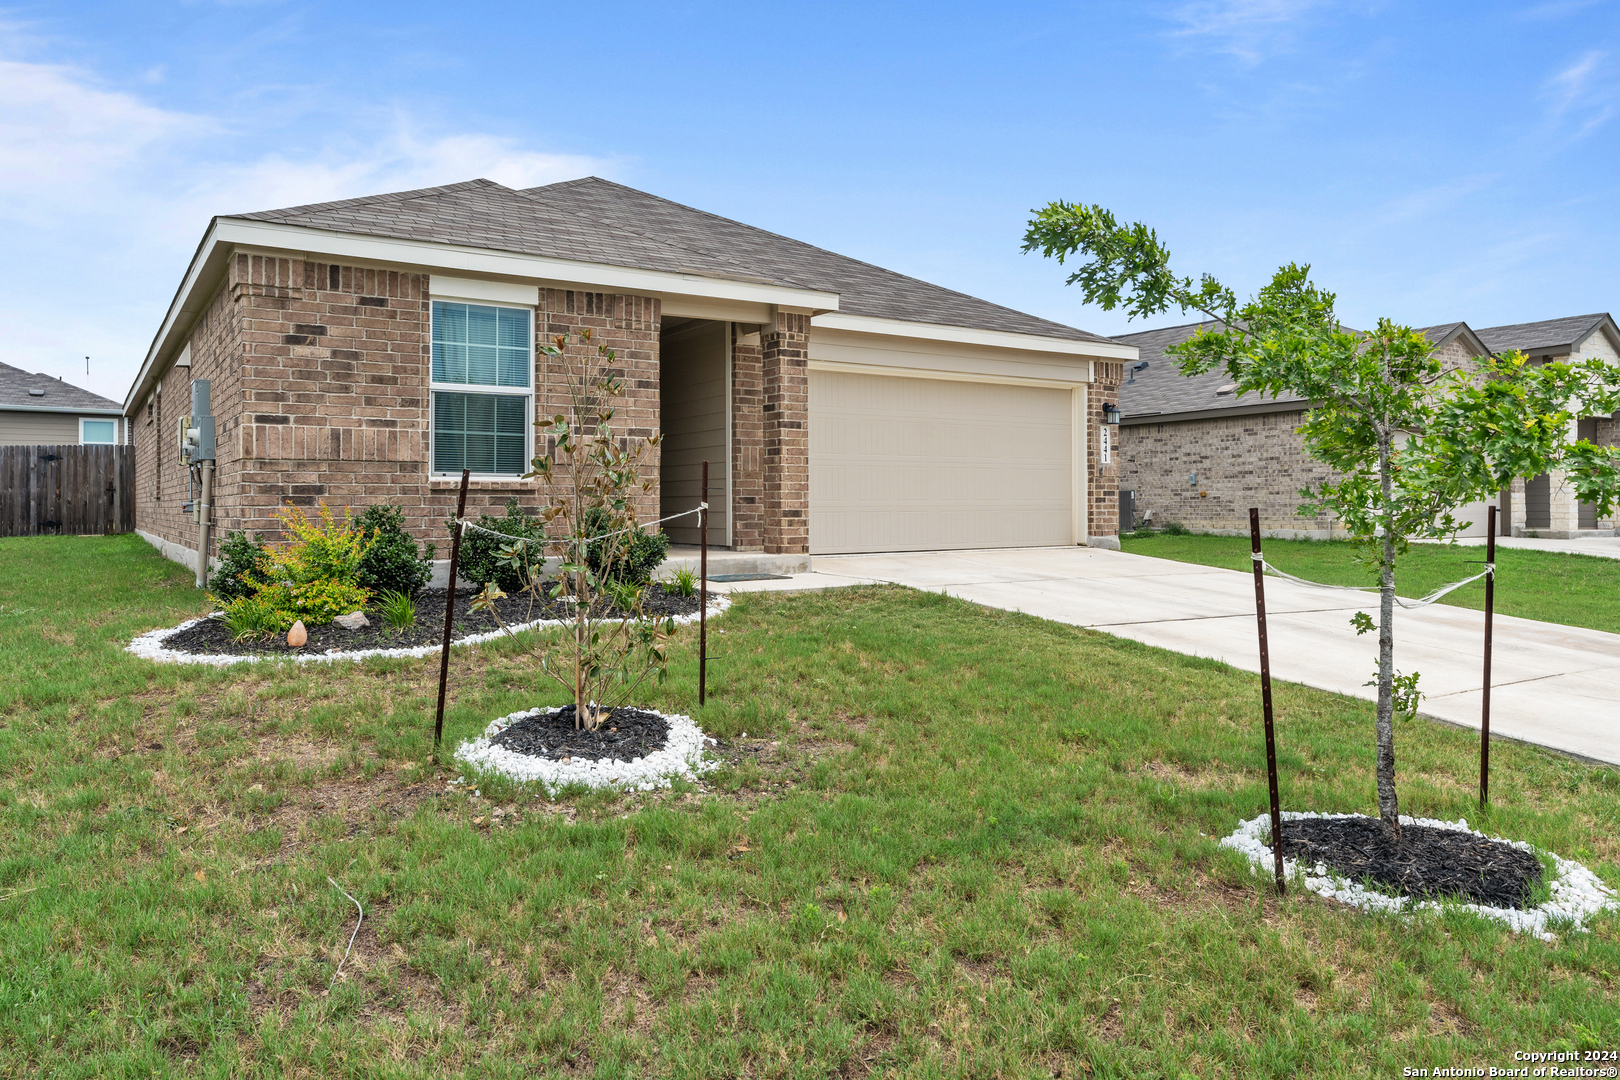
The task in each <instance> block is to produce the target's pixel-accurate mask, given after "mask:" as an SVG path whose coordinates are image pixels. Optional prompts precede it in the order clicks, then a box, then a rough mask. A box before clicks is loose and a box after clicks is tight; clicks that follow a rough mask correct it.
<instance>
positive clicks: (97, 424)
mask: <svg viewBox="0 0 1620 1080" xmlns="http://www.w3.org/2000/svg"><path fill="white" fill-rule="evenodd" d="M117 441H118V421H116V420H85V419H83V418H81V419H80V420H79V442H81V443H116V442H117Z"/></svg>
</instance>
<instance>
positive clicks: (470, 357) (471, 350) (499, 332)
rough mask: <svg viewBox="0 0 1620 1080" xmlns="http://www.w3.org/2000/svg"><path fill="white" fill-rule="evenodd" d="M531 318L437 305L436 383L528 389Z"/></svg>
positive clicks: (512, 312)
mask: <svg viewBox="0 0 1620 1080" xmlns="http://www.w3.org/2000/svg"><path fill="white" fill-rule="evenodd" d="M529 319H530V312H528V311H526V310H524V309H521V308H498V307H485V306H484V305H482V304H457V303H453V302H451V301H448V300H435V301H433V381H434V382H444V383H469V384H471V385H474V386H510V387H520V386H521V387H525V388H526V387H527V386H528V385H529V372H530V371H531V370H532V369H533V366H534V365H533V363H532V362H531V359H530V358H531V356H532V352H531V345H532V343H533V336H532V334H531V332H530V329H529V327H530V322H529Z"/></svg>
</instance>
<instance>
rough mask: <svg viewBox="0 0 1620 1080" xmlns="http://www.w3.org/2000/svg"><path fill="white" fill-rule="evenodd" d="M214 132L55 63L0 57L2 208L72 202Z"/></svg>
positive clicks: (202, 122)
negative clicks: (152, 157) (154, 155)
mask: <svg viewBox="0 0 1620 1080" xmlns="http://www.w3.org/2000/svg"><path fill="white" fill-rule="evenodd" d="M213 130H215V125H214V124H213V122H212V121H210V120H208V119H206V118H204V117H199V116H191V115H188V114H185V113H181V112H174V111H170V110H166V109H161V108H157V107H155V106H152V105H148V104H146V103H144V102H142V101H140V100H139V99H137V98H135V97H134V96H132V95H130V94H127V93H122V92H119V91H115V90H106V89H102V88H101V87H98V86H96V85H95V84H94V81H93V80H92V79H91V78H90V77H89V76H88V75H87V74H86V73H85V72H82V71H80V70H78V69H76V68H72V67H68V66H66V65H59V64H31V63H26V62H23V61H19V60H0V195H3V196H4V199H3V200H0V207H7V208H10V209H12V210H19V209H27V210H32V211H35V212H38V211H39V210H40V209H42V205H41V204H60V203H63V202H71V201H73V199H74V198H75V197H76V195H75V193H78V192H82V191H86V190H95V189H96V188H98V187H100V186H101V185H102V184H103V183H105V182H106V180H107V179H108V177H109V175H111V174H113V173H117V172H119V171H121V170H123V169H124V168H127V167H128V166H129V165H130V164H131V163H132V162H134V161H137V160H139V159H141V158H142V157H143V156H144V155H146V154H148V153H150V152H153V151H156V150H159V149H161V148H164V147H170V146H173V145H174V144H175V143H176V142H178V141H181V140H187V139H197V138H200V137H203V136H206V135H207V134H209V133H210V132H211V131H213Z"/></svg>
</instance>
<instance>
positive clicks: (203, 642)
mask: <svg viewBox="0 0 1620 1080" xmlns="http://www.w3.org/2000/svg"><path fill="white" fill-rule="evenodd" d="M476 592H477V589H476V587H475V588H473V589H465V588H461V587H459V586H458V587H457V588H456V614H455V625H454V628H453V630H452V631H451V637H450V640H451V641H456V640H459V639H460V638H464V637H469V636H471V635H473V634H487V633H489V632H490V631H491V630H498V629H499V628H500V625H499V624H498V623H497V622H496V621H495V619H494V617H493V616H492V615H490V614H489V613H488V612H485V611H471V610H469V605H470V604H471V603H472V600H473V596H474V595H475V594H476ZM447 595H448V593H447V592H446V590H444V589H425V590H423V591H422V592H420V593H418V594H417V597H416V625H414V626H412V627H409V628H407V629H405V630H392V629H390V628H389V627H387V626H385V625H384V624H383V621H382V616H381V615H380V614H379V613H378V612H377V611H376V610H375V609H367V611H366V618H368V619H370V620H371V625H370V626H362V627H361V628H360V629H358V630H345V629H344V628H343V627H341V626H339V625H337V624H336V623H328V624H327V625H325V626H311V627H308V628H307V629H308V630H309V641H308V642H307V643H306V644H305V645H304V647H303V648H301V649H294V648H291V647H289V646H288V645H287V635H286V634H284V633H282V634H275V635H272V636H271V637H269V638H260V639H256V640H249V641H243V642H240V643H238V642H235V641H232V640H231V634H230V631H229V630H227V629H225V624H224V623H222V622H220V621H219V620H218V619H207V620H205V621H203V622H201V623H198V624H197V625H196V626H193V627H191V628H190V629H188V630H182V631H180V632H179V633H178V634H172V635H170V636H169V637H168V638H166V639H165V640H164V642H163V647H164V648H166V649H173V650H175V651H176V652H186V653H197V654H201V655H207V656H295V655H308V654H311V653H324V652H326V651H328V650H330V649H336V650H337V651H339V652H352V651H355V650H359V649H409V648H412V647H413V646H417V645H436V644H438V643H439V642H441V641H443V640H444V601H445V597H446V596H447ZM697 609H698V598H697V596H696V595H693V596H686V597H683V596H677V595H675V594H674V593H672V592H666V591H665V590H664V587H663V586H662V585H660V584H659V583H657V582H653V583H652V584H650V585H648V586H647V611H648V613H649V614H652V615H658V616H664V615H690V614H691V613H693V612H695V611H696V610H697ZM496 610H498V611H499V612H500V614H501V620H502V621H504V622H505V623H506V625H508V626H515V625H517V624H519V623H525V622H530V621H532V620H534V619H560V618H565V617H567V616H569V615H571V614H573V612H572V605H570V604H565V603H553V602H550V601H534V602H531V601H530V599H529V597H528V596H527V595H521V596H508V597H507V598H506V599H504V600H500V601H497V602H496Z"/></svg>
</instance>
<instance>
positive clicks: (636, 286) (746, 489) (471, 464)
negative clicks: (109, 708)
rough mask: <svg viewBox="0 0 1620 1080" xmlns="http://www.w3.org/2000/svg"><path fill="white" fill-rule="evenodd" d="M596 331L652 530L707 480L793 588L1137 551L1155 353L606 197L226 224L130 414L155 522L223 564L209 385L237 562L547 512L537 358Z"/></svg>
mask: <svg viewBox="0 0 1620 1080" xmlns="http://www.w3.org/2000/svg"><path fill="white" fill-rule="evenodd" d="M585 329H589V330H591V332H592V334H593V339H594V342H599V343H604V344H607V345H609V346H611V347H612V348H614V349H615V350H616V351H617V356H618V363H619V365H620V366H621V368H622V370H623V372H624V375H625V379H626V384H627V386H628V388H629V394H628V398H627V399H626V400H625V401H623V402H622V403H621V409H620V419H619V421H618V424H619V430H620V431H621V433H625V434H628V435H631V436H635V435H643V434H650V433H651V432H653V431H662V432H663V433H664V443H663V446H662V448H661V454H660V457H659V459H658V460H657V461H655V462H653V463H651V466H650V468H649V469H648V475H649V476H651V477H653V478H654V479H655V481H656V483H655V485H654V489H653V491H652V493H651V494H650V495H648V496H647V497H646V498H645V499H644V500H643V502H642V504H641V505H640V506H639V507H638V511H639V513H640V515H641V517H642V518H643V520H650V519H652V518H656V517H659V516H662V515H664V514H669V513H673V512H675V511H677V510H684V509H687V508H689V507H691V506H693V505H695V504H696V502H697V496H698V471H699V468H700V462H701V461H703V460H705V459H707V460H708V461H709V462H710V478H711V499H710V502H711V504H712V505H713V507H714V509H713V511H712V516H711V534H710V537H709V539H710V541H711V543H713V544H715V545H718V546H721V547H729V548H733V549H737V550H744V551H757V552H763V553H768V554H771V555H774V556H778V557H780V560H781V565H782V566H784V567H791V566H800V567H802V566H804V565H807V563H808V557H809V556H810V555H811V554H823V553H825V554H831V553H838V552H858V551H894V550H917V549H949V548H974V547H980V548H982V547H998V546H1027V545H1049V544H1076V543H1079V544H1085V543H1091V544H1101V545H1115V544H1117V540H1116V539H1115V532H1116V528H1115V524H1116V512H1115V507H1116V494H1115V493H1116V489H1117V487H1118V476H1117V471H1118V466H1117V464H1114V463H1112V462H1110V461H1108V460H1106V459H1107V457H1108V453H1107V445H1108V444H1107V442H1106V439H1107V437H1108V433H1107V432H1106V431H1105V430H1104V429H1105V424H1104V421H1105V415H1104V406H1105V405H1106V406H1109V407H1112V406H1113V405H1114V404H1115V402H1116V392H1117V386H1118V383H1119V380H1120V378H1121V373H1122V368H1123V365H1124V363H1125V362H1128V361H1131V360H1134V359H1135V358H1136V349H1135V347H1134V346H1132V345H1129V344H1125V343H1121V342H1118V341H1114V340H1111V339H1108V338H1105V337H1100V336H1098V335H1095V334H1089V333H1086V332H1085V331H1082V330H1077V329H1075V328H1073V327H1069V326H1064V325H1061V324H1059V323H1054V322H1050V321H1047V320H1045V319H1040V318H1036V317H1034V316H1031V315H1026V314H1023V313H1021V312H1017V311H1013V310H1010V309H1008V308H1004V307H999V306H997V305H994V304H990V303H987V302H985V301H983V300H979V299H976V298H974V297H971V296H966V295H964V294H962V293H957V292H952V291H951V290H948V289H944V288H940V287H938V286H935V285H931V284H928V283H926V282H923V281H918V280H916V279H914V278H908V277H905V276H903V275H900V274H896V273H893V272H891V271H887V270H884V269H881V268H879V267H876V266H872V265H870V264H867V263H862V262H859V261H857V260H854V259H849V258H845V257H843V256H840V255H836V254H833V253H831V252H828V251H824V250H821V249H819V248H815V247H812V246H810V245H808V244H804V243H800V242H798V241H795V240H791V239H788V238H786V237H782V236H778V235H775V234H772V233H768V232H765V231H763V230H760V229H755V228H752V227H750V226H747V225H743V224H740V223H738V222H735V221H730V220H727V219H725V218H721V217H717V216H715V215H712V214H707V213H703V212H701V211H698V210H694V209H691V208H689V207H686V206H681V205H679V204H676V203H673V202H669V201H667V200H664V199H660V198H657V197H655V196H652V195H648V194H646V193H643V192H640V191H636V190H633V189H631V188H627V187H624V186H621V185H618V184H613V183H609V182H607V181H603V180H599V179H596V178H587V179H584V180H576V181H570V182H567V183H561V184H552V185H549V186H546V187H539V188H531V189H527V190H514V189H511V188H507V187H503V186H501V185H499V184H495V183H493V182H491V181H488V180H474V181H469V182H467V183H461V184H454V185H449V186H446V187H437V188H429V189H423V190H419V191H407V192H399V193H394V194H388V195H379V196H373V197H368V198H361V199H350V200H346V201H342V202H333V203H322V204H317V205H310V206H299V207H293V208H290V209H285V210H275V211H267V212H262V213H252V214H240V215H233V216H226V217H217V218H215V219H214V220H213V221H212V223H211V224H210V225H209V227H208V230H207V232H206V234H205V235H204V237H203V240H202V243H201V244H200V245H199V247H198V250H197V253H196V255H195V256H194V258H193V260H192V262H191V264H190V266H189V268H188V269H187V272H186V275H185V277H184V279H183V280H182V282H181V283H180V286H179V289H178V290H177V293H176V295H175V298H174V301H173V303H172V304H171V306H170V308H169V310H168V312H167V313H166V315H165V316H164V319H163V321H162V325H161V326H160V328H159V330H158V333H157V335H156V337H155V339H154V341H153V343H152V346H151V349H150V351H149V352H148V354H147V356H146V358H145V360H144V362H143V364H142V367H141V370H140V374H139V375H138V376H137V378H136V380H135V382H134V384H133V385H132V386H131V388H130V391H129V394H128V396H127V398H126V399H125V402H124V406H123V409H124V413H125V415H126V416H128V417H129V419H130V422H131V424H132V426H133V429H134V442H135V446H136V456H137V483H138V491H137V500H138V501H137V507H136V525H137V529H138V531H140V532H141V533H142V534H143V535H144V536H146V538H147V539H148V540H149V541H150V542H152V543H153V544H154V545H156V546H158V547H159V548H160V550H163V551H164V552H165V553H166V554H168V555H170V556H171V557H173V558H176V559H178V560H181V561H185V562H187V563H192V562H194V559H195V551H196V543H197V540H196V537H197V533H198V529H197V525H196V523H195V521H194V520H193V518H192V516H191V515H190V514H189V513H187V512H186V510H185V509H183V504H185V503H186V502H187V501H188V492H189V490H190V485H191V481H192V478H191V476H190V473H189V471H188V470H187V469H186V468H184V467H183V466H181V465H180V464H179V462H178V459H177V446H176V436H175V429H176V424H175V420H176V418H177V417H178V416H180V415H181V414H183V413H185V412H186V411H188V409H189V404H190V383H191V381H192V380H193V379H207V380H209V381H210V383H211V389H212V402H213V412H214V415H215V417H216V425H217V475H216V480H215V498H214V504H215V510H214V534H213V535H214V537H215V538H216V543H217V538H218V537H220V536H222V535H223V533H224V532H225V531H227V530H234V529H249V530H273V529H275V528H276V525H275V522H274V519H273V515H274V514H275V512H276V511H277V509H278V508H279V507H280V506H281V505H283V504H285V503H293V504H297V505H303V506H309V505H312V504H315V503H317V502H324V503H326V504H327V505H330V506H345V505H347V506H351V507H354V508H356V509H358V508H359V507H361V506H364V505H367V504H371V503H379V502H386V503H388V504H390V505H394V506H398V507H399V508H400V509H402V510H403V511H404V514H405V518H406V522H407V525H408V527H409V528H410V529H411V530H412V531H413V532H414V533H415V534H416V535H417V536H418V537H419V538H420V539H424V540H435V541H438V542H439V543H440V548H441V553H443V550H444V543H443V542H444V540H445V529H444V521H445V519H446V518H447V517H448V516H449V515H450V514H451V512H452V511H453V508H454V499H455V489H456V487H457V486H458V483H459V477H460V474H461V471H462V469H463V468H468V469H470V470H472V472H473V474H474V481H473V484H472V491H471V494H470V496H469V513H470V514H473V515H476V514H479V513H484V512H491V511H495V512H498V511H499V510H500V508H502V507H503V506H504V505H505V504H506V502H507V501H508V500H509V499H513V498H516V499H518V500H519V501H520V502H521V503H523V504H524V505H526V506H535V505H538V504H539V503H540V502H541V501H542V498H541V493H540V491H539V488H538V487H537V482H536V481H530V480H524V479H522V478H521V474H522V473H523V472H525V471H527V469H528V467H529V466H528V462H529V460H530V459H531V458H532V457H534V456H535V455H536V447H535V446H534V441H535V433H534V427H533V419H534V417H535V416H547V415H550V414H551V413H552V412H554V411H556V410H555V408H554V406H555V405H557V404H558V400H557V386H558V383H559V377H558V369H557V363H558V362H557V361H556V360H553V359H551V358H548V357H546V356H545V355H543V354H541V353H540V352H539V351H538V349H537V345H538V344H544V343H546V342H548V341H550V340H551V339H552V338H553V337H554V336H555V335H560V334H568V335H574V334H577V333H578V332H580V331H582V330H585ZM580 347H581V346H578V345H571V346H570V349H577V348H580ZM591 348H592V351H593V352H594V343H593V345H592V346H591ZM681 525H683V526H685V527H684V528H674V529H671V534H672V539H674V540H675V542H677V543H690V542H695V541H696V540H697V535H696V528H695V523H690V522H682V523H681ZM212 554H215V555H217V546H216V547H214V548H213V552H212Z"/></svg>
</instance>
